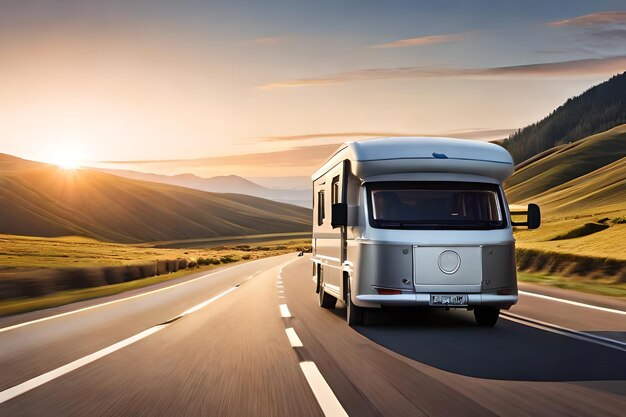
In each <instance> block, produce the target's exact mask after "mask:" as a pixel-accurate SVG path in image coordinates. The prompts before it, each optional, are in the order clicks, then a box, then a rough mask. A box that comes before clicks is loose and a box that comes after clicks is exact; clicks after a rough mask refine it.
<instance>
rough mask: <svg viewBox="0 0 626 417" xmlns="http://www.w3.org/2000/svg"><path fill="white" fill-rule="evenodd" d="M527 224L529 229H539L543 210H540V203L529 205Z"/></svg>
mask: <svg viewBox="0 0 626 417" xmlns="http://www.w3.org/2000/svg"><path fill="white" fill-rule="evenodd" d="M526 224H527V225H528V228H529V229H537V228H539V226H540V225H541V210H539V206H538V205H536V204H529V205H528V217H527V220H526Z"/></svg>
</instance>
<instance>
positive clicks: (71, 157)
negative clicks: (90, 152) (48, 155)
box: [52, 149, 83, 170]
mask: <svg viewBox="0 0 626 417" xmlns="http://www.w3.org/2000/svg"><path fill="white" fill-rule="evenodd" d="M52 162H53V163H54V164H55V165H57V166H58V167H59V168H62V169H68V170H71V169H79V168H80V167H81V165H82V163H83V156H82V154H81V152H79V151H78V150H77V149H59V150H58V151H57V152H55V154H54V156H53V158H52Z"/></svg>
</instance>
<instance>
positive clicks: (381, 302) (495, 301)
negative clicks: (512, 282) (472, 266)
mask: <svg viewBox="0 0 626 417" xmlns="http://www.w3.org/2000/svg"><path fill="white" fill-rule="evenodd" d="M430 295H431V294H430V293H419V294H398V295H375V294H374V295H370V294H368V295H357V296H356V300H355V303H354V304H356V305H358V306H359V307H374V308H377V307H378V308H380V307H431V305H430ZM517 300H518V296H517V295H498V294H489V293H486V294H467V306H459V307H456V306H455V307H450V308H466V307H476V306H489V307H496V308H503V309H508V308H510V307H511V306H512V305H514V304H516V303H517ZM434 308H441V306H437V307H434Z"/></svg>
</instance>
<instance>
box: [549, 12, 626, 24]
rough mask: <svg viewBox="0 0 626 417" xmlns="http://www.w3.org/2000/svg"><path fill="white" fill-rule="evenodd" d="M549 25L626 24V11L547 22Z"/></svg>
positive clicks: (599, 13)
mask: <svg viewBox="0 0 626 417" xmlns="http://www.w3.org/2000/svg"><path fill="white" fill-rule="evenodd" d="M546 24H547V25H548V26H555V27H559V26H596V25H607V24H626V11H606V12H597V13H591V14H586V15H582V16H577V17H572V18H570V19H563V20H556V21H553V22H548V23H546Z"/></svg>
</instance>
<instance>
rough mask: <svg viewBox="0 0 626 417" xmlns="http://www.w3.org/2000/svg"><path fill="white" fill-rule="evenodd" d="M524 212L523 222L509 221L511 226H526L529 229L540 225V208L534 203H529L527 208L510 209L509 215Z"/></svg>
mask: <svg viewBox="0 0 626 417" xmlns="http://www.w3.org/2000/svg"><path fill="white" fill-rule="evenodd" d="M522 214H526V221H525V222H514V221H511V225H512V226H527V227H528V228H529V229H537V228H538V227H539V226H540V225H541V210H539V206H538V205H536V204H532V203H531V204H529V205H528V209H527V210H520V209H517V210H513V209H512V210H511V215H522Z"/></svg>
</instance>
